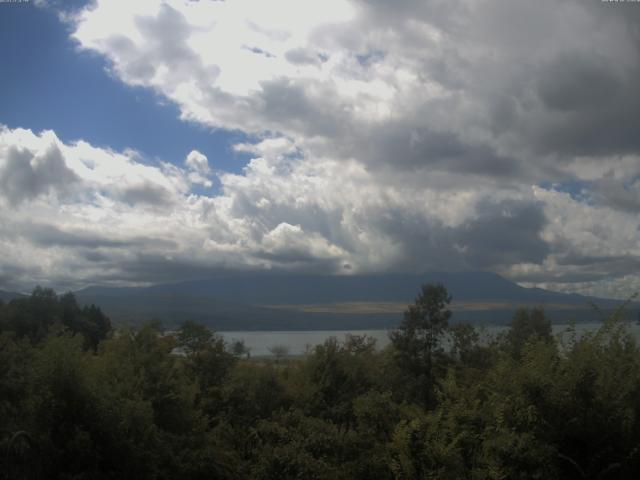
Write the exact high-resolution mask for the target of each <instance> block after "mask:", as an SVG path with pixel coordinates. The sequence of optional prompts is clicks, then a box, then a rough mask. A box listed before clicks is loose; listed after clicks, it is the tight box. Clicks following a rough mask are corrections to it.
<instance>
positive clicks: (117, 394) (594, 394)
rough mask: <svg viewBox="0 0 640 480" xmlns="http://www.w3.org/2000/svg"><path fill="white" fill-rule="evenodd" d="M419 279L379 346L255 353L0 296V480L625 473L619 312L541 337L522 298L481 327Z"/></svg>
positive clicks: (628, 405) (631, 382)
mask: <svg viewBox="0 0 640 480" xmlns="http://www.w3.org/2000/svg"><path fill="white" fill-rule="evenodd" d="M450 302H451V297H450V295H449V294H448V292H447V290H446V288H445V287H443V286H442V285H439V284H428V285H424V286H422V287H421V289H420V293H419V295H418V296H417V298H416V299H415V303H413V304H411V305H409V306H408V307H407V310H406V312H405V314H404V318H402V319H399V324H398V327H397V328H396V329H395V330H392V331H391V332H390V339H391V342H390V345H389V346H388V347H386V348H384V349H377V348H376V346H375V342H374V341H373V340H372V339H370V338H368V337H359V336H349V335H347V336H345V337H344V338H343V339H335V338H332V339H329V340H327V341H326V342H325V343H324V344H321V345H318V346H316V347H314V348H313V349H312V350H311V351H310V352H309V353H308V354H307V355H304V356H300V357H288V358H280V357H272V358H251V357H250V356H249V354H248V352H247V350H246V349H245V348H244V346H243V344H241V343H236V344H233V345H229V344H226V343H225V342H224V340H223V339H222V338H221V337H220V336H218V335H216V334H215V333H213V332H211V331H210V330H209V329H207V328H206V327H204V326H202V325H199V324H197V323H194V322H185V323H184V324H183V325H182V326H181V328H180V329H178V330H177V331H173V332H168V331H164V330H163V328H162V325H161V324H159V323H158V322H148V323H145V324H143V325H138V326H135V327H130V328H117V329H114V328H113V327H112V325H111V322H110V321H109V319H108V318H107V316H105V315H104V313H103V312H102V311H101V310H100V308H98V307H96V306H80V305H79V304H78V302H77V301H76V299H75V298H74V296H73V294H70V293H67V294H64V295H56V293H55V292H53V291H52V290H48V289H43V288H36V289H35V290H34V291H33V293H32V294H31V296H29V297H25V298H19V299H15V300H12V301H10V302H7V303H0V475H3V476H4V478H6V479H12V480H13V479H22V478H29V479H30V478H42V479H274V480H286V479H327V480H329V479H331V480H335V479H459V478H463V479H559V478H563V479H625V478H637V474H638V472H640V349H639V348H638V345H637V343H636V340H635V338H634V337H633V335H632V334H631V333H630V332H629V328H628V327H629V324H628V322H627V320H625V314H624V310H623V309H619V310H618V311H616V312H615V313H613V314H611V315H608V316H607V317H606V318H603V320H602V325H601V327H600V328H599V330H597V331H594V332H592V333H588V334H585V335H582V336H578V335H577V334H576V332H575V330H573V329H572V328H569V329H568V330H567V331H566V332H564V333H563V334H562V335H560V336H553V335H552V333H551V324H550V321H549V319H548V318H547V317H546V316H545V313H544V311H543V310H541V309H538V308H533V309H521V310H518V311H517V312H516V314H515V315H514V317H513V320H512V322H511V324H510V326H509V328H508V329H507V330H505V332H504V333H503V334H500V335H498V336H497V337H495V338H490V339H486V338H484V337H483V336H482V335H481V332H480V331H479V330H477V329H475V328H474V327H473V326H471V325H468V324H455V323H454V322H452V318H451V315H452V314H451V311H450V310H449V304H450Z"/></svg>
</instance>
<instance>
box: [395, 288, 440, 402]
mask: <svg viewBox="0 0 640 480" xmlns="http://www.w3.org/2000/svg"><path fill="white" fill-rule="evenodd" d="M450 303H451V295H449V293H448V292H447V289H446V288H445V287H444V286H443V285H441V284H426V285H423V286H422V290H421V292H420V294H419V295H418V297H417V298H416V300H415V303H414V304H413V305H410V306H409V308H408V309H407V310H406V311H405V312H404V320H403V321H402V323H401V324H400V326H399V327H398V328H397V329H396V330H394V331H392V332H391V334H390V338H391V343H392V345H393V348H394V353H395V358H396V362H397V364H398V366H399V367H400V369H401V371H402V372H403V373H406V374H409V375H410V376H411V377H413V379H415V382H414V388H413V392H412V394H413V396H417V397H418V398H417V399H418V400H422V401H424V402H425V403H426V404H430V403H432V401H433V393H434V392H433V383H434V356H435V354H436V353H438V352H441V347H440V341H441V339H442V336H443V335H444V333H445V332H446V330H447V329H448V327H449V318H451V311H450V310H449V309H448V308H447V306H448V305H449V304H450Z"/></svg>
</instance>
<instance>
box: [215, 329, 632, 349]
mask: <svg viewBox="0 0 640 480" xmlns="http://www.w3.org/2000/svg"><path fill="white" fill-rule="evenodd" d="M601 325H602V323H579V324H576V325H575V328H576V332H577V334H578V335H582V334H584V333H586V332H593V331H595V330H597V329H598V328H599V327H600V326H601ZM568 327H569V325H568V324H557V325H553V327H552V328H553V333H554V334H555V335H560V334H562V332H564V331H566V330H567V328H568ZM505 328H506V327H504V326H500V325H485V326H483V327H480V331H481V335H483V337H484V338H489V337H491V336H495V335H497V334H498V333H500V332H502V331H504V330H505ZM629 328H630V329H631V331H632V332H633V334H634V335H635V337H636V338H637V339H640V325H638V324H637V323H632V324H630V326H629ZM218 333H219V334H220V335H222V337H223V338H224V339H225V340H226V341H227V342H232V341H235V340H242V341H244V343H245V346H246V347H248V348H249V351H250V353H251V356H265V355H266V356H269V355H271V351H270V349H271V348H273V347H286V349H287V352H288V354H289V355H302V354H304V353H305V352H306V351H307V350H309V349H311V348H313V347H314V346H316V345H319V344H321V343H323V342H324V341H325V340H327V339H328V338H330V337H336V338H337V339H338V340H344V338H345V336H346V335H347V334H351V335H367V336H369V337H372V338H375V339H376V345H377V346H378V347H379V348H384V347H385V346H386V345H388V344H389V330H311V331H280V332H277V331H276V332H264V331H248V332H218Z"/></svg>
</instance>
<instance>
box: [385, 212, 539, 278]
mask: <svg viewBox="0 0 640 480" xmlns="http://www.w3.org/2000/svg"><path fill="white" fill-rule="evenodd" d="M378 223H379V224H378V227H379V228H380V229H381V230H382V231H384V232H385V233H386V234H387V235H390V236H391V237H392V238H395V240H396V241H397V242H398V243H400V244H401V245H402V253H403V258H404V260H403V261H402V262H401V264H400V268H401V269H403V270H404V269H409V270H412V271H416V272H421V271H426V270H434V269H435V270H438V269H440V270H452V269H454V270H455V269H458V270H459V269H472V270H479V269H493V270H499V269H501V268H503V267H505V266H507V265H511V264H517V263H540V262H542V261H543V260H544V259H545V257H546V256H547V255H548V254H549V253H550V247H549V245H548V244H547V243H546V242H545V241H544V240H542V238H541V236H540V234H541V232H542V229H543V228H544V226H545V225H546V223H547V219H546V217H545V215H544V212H543V209H542V206H541V205H539V204H534V203H526V202H516V201H503V202H491V201H484V202H482V205H480V206H479V207H478V216H477V217H476V218H474V219H472V220H469V221H467V222H464V223H463V224H461V225H459V226H456V227H447V226H444V225H442V224H441V223H439V222H432V223H429V222H425V221H424V217H422V218H420V217H418V216H415V215H412V216H408V215H407V213H406V212H392V213H390V214H389V215H387V216H384V217H381V218H380V219H379V220H378Z"/></svg>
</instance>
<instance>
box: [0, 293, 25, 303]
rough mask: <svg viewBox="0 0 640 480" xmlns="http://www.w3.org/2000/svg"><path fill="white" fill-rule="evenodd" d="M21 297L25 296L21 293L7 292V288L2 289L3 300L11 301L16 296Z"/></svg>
mask: <svg viewBox="0 0 640 480" xmlns="http://www.w3.org/2000/svg"><path fill="white" fill-rule="evenodd" d="M21 297H24V295H23V294H21V293H17V292H7V291H5V290H0V300H2V301H3V302H9V301H11V300H13V299H14V298H21Z"/></svg>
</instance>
